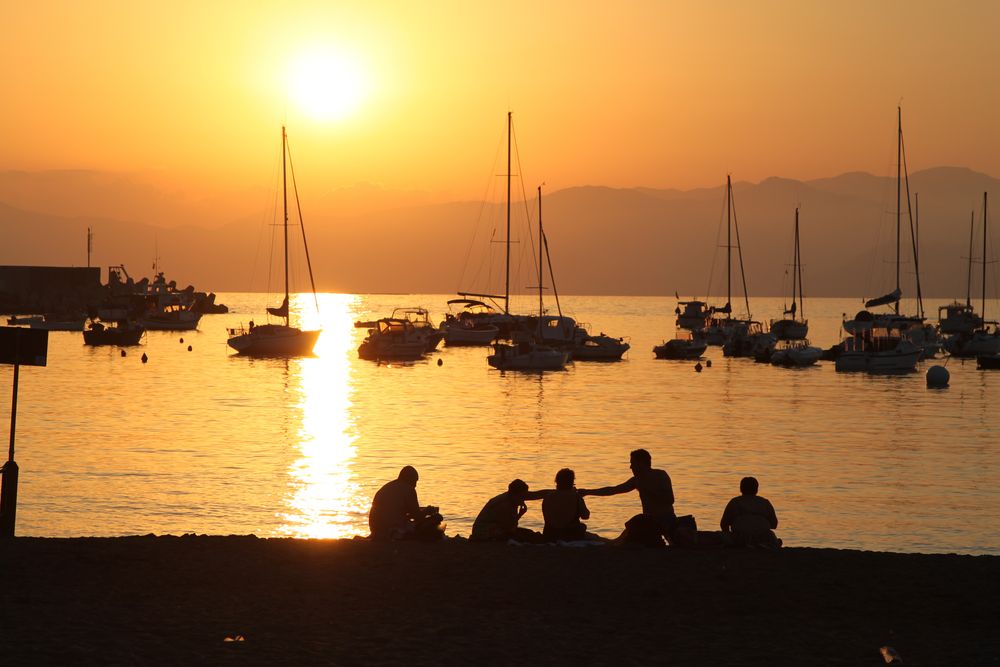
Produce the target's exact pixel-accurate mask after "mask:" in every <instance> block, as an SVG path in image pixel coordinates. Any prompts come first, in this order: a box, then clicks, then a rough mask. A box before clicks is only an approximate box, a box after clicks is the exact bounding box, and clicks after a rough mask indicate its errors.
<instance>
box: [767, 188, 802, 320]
mask: <svg viewBox="0 0 1000 667" xmlns="http://www.w3.org/2000/svg"><path fill="white" fill-rule="evenodd" d="M792 255H793V256H792V305H791V307H790V308H786V309H785V311H784V312H783V313H782V315H791V317H785V318H782V319H780V320H771V333H773V334H774V337H775V338H777V339H778V340H802V339H803V338H805V337H806V336H807V335H809V320H807V319H805V304H804V303H803V302H802V255H801V254H800V250H799V209H798V208H796V209H795V250H794V252H793V253H792Z"/></svg>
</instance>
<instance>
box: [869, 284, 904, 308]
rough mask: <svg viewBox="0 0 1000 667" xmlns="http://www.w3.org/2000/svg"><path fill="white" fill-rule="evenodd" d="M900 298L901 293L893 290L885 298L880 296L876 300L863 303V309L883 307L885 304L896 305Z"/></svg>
mask: <svg viewBox="0 0 1000 667" xmlns="http://www.w3.org/2000/svg"><path fill="white" fill-rule="evenodd" d="M902 296H903V293H902V292H900V291H899V289H894V290H893V291H891V292H889V293H888V294H886V295H885V296H880V297H878V298H877V299H869V300H868V301H865V308H874V307H875V306H884V305H886V304H890V303H896V302H897V301H899V299H900V297H902Z"/></svg>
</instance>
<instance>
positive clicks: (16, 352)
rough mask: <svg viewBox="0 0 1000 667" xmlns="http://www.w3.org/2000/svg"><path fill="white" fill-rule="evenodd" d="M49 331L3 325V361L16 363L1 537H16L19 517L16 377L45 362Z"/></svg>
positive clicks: (0, 493)
mask: <svg viewBox="0 0 1000 667" xmlns="http://www.w3.org/2000/svg"><path fill="white" fill-rule="evenodd" d="M48 351H49V332H48V331H45V330H44V329H41V330H37V329H19V328H17V327H0V364H12V365H13V366H14V395H13V397H12V399H11V403H10V449H9V450H8V453H7V462H6V463H4V464H3V469H2V476H3V477H2V482H0V538H5V537H14V522H15V520H16V517H17V477H18V468H17V463H15V462H14V433H15V431H16V428H17V380H18V371H19V370H20V368H21V366H22V365H24V366H44V365H45V363H46V362H47V361H48Z"/></svg>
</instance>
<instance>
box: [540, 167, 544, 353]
mask: <svg viewBox="0 0 1000 667" xmlns="http://www.w3.org/2000/svg"><path fill="white" fill-rule="evenodd" d="M542 244H543V240H542V186H540V185H539V186H538V338H539V342H541V337H542V307H543V306H542V281H543V280H544V278H545V273H543V272H542V267H543V266H544V264H543V263H542V262H543V260H542V250H543V248H542Z"/></svg>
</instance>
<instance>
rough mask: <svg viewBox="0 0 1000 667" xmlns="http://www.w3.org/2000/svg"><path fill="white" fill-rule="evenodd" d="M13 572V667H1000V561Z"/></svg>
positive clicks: (188, 555)
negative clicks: (473, 666)
mask: <svg viewBox="0 0 1000 667" xmlns="http://www.w3.org/2000/svg"><path fill="white" fill-rule="evenodd" d="M0 567H2V572H3V577H4V584H3V587H2V591H0V596H2V600H3V604H2V606H0V609H2V612H0V614H2V617H0V659H2V661H3V663H4V664H41V663H48V664H82V663H95V664H96V663H102V664H109V663H116V664H125V663H129V664H182V663H183V664H192V663H201V664H220V663H222V664H229V663H233V664H248V663H249V664H336V665H354V664H364V665H390V664H469V663H480V664H571V663H575V664H692V665H693V664H717V665H775V664H842V665H866V664H869V665H877V664H883V663H882V659H881V657H880V656H879V647H880V646H882V645H885V644H889V645H891V646H894V647H895V648H896V649H897V650H898V651H899V653H900V654H901V655H902V656H903V658H904V659H905V662H906V664H912V665H945V664H953V665H957V664H964V665H972V664H977V665H979V664H996V663H1000V635H998V633H997V632H996V618H997V617H998V611H1000V609H998V607H1000V603H998V599H1000V596H998V593H1000V590H998V589H1000V558H996V557H989V556H977V557H973V556H955V555H912V554H891V553H874V552H855V551H836V550H823V549H805V548H786V549H783V550H781V551H779V552H768V551H756V550H753V551H743V550H711V551H710V550H700V551H699V550H687V551H684V550H670V549H659V550H655V549H650V550H644V549H621V548H612V547H590V548H568V547H550V546H544V547H515V546H507V545H480V544H470V543H468V542H467V541H465V540H462V539H448V540H446V541H444V542H442V543H438V544H411V543H390V544H376V543H371V542H368V541H365V540H340V541H324V540H293V539H257V538H255V537H253V536H250V537H237V536H230V537H209V536H198V537H195V536H185V537H153V536H147V537H129V538H93V539H51V538H49V539H43V538H17V539H15V540H12V541H8V542H4V543H2V544H0ZM237 636H242V637H243V638H244V640H243V641H225V640H226V638H227V637H229V638H234V637H237Z"/></svg>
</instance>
